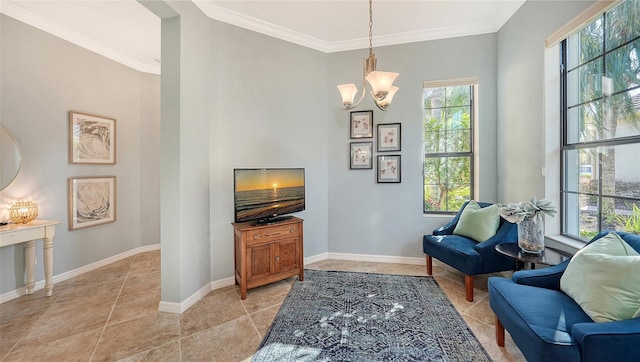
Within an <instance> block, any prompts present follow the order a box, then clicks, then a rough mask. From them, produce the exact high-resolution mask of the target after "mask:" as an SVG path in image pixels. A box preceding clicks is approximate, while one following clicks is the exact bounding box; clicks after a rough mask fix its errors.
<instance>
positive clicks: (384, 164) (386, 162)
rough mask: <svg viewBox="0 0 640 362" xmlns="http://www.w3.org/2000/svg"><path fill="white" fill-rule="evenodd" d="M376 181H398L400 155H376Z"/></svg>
mask: <svg viewBox="0 0 640 362" xmlns="http://www.w3.org/2000/svg"><path fill="white" fill-rule="evenodd" d="M377 182H378V183H387V182H388V183H399V182H400V155H384V156H378V178H377Z"/></svg>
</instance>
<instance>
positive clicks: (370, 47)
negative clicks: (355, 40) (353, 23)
mask: <svg viewBox="0 0 640 362" xmlns="http://www.w3.org/2000/svg"><path fill="white" fill-rule="evenodd" d="M372 1H373V0H369V55H371V54H372V53H373V43H372V42H371V38H372V37H373V10H372V7H373V6H372Z"/></svg>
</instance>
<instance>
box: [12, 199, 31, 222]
mask: <svg viewBox="0 0 640 362" xmlns="http://www.w3.org/2000/svg"><path fill="white" fill-rule="evenodd" d="M36 217H38V205H37V204H36V203H35V202H33V201H18V202H16V203H14V204H13V205H11V207H10V208H9V220H11V222H12V223H14V224H26V223H28V222H31V221H33V220H35V219H36Z"/></svg>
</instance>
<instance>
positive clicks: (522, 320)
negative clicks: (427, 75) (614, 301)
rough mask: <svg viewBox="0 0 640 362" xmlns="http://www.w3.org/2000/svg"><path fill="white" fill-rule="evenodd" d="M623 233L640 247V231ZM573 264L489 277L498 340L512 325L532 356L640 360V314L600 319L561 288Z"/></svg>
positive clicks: (513, 332) (500, 342) (500, 341)
mask: <svg viewBox="0 0 640 362" xmlns="http://www.w3.org/2000/svg"><path fill="white" fill-rule="evenodd" d="M607 233H608V232H603V233H601V234H599V235H597V236H596V237H595V238H593V239H592V240H591V241H590V243H592V242H594V241H595V240H598V239H599V238H601V237H603V236H605V235H606V234H607ZM618 234H619V235H620V236H621V237H622V239H623V240H624V241H625V242H627V243H628V244H629V245H630V246H631V247H632V248H633V249H635V250H636V251H638V252H640V236H639V235H634V234H631V233H624V232H618ZM568 264H569V260H567V261H565V262H563V263H561V264H558V265H556V266H552V267H548V268H544V269H538V270H526V271H518V272H516V273H514V275H513V278H512V279H506V278H498V277H492V278H489V304H490V306H491V309H492V310H493V311H494V313H495V315H496V342H497V343H498V345H500V346H504V330H505V328H506V330H507V331H509V333H510V334H511V337H512V338H513V340H514V342H515V343H516V345H517V346H518V348H519V349H520V351H522V354H523V355H524V356H525V357H526V358H527V361H529V362H535V361H598V362H601V361H640V318H634V319H629V320H623V321H616V322H601V323H596V322H594V321H593V320H592V319H591V318H590V317H589V316H588V315H587V314H585V312H584V311H583V310H582V308H581V307H580V306H579V305H578V304H577V303H576V302H574V301H573V299H572V298H571V297H569V296H568V295H566V294H565V293H563V292H562V291H561V290H560V277H561V276H562V274H563V273H564V271H565V269H566V267H567V265H568ZM639 272H640V271H639Z"/></svg>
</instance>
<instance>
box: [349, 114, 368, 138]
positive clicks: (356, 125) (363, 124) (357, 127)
mask: <svg viewBox="0 0 640 362" xmlns="http://www.w3.org/2000/svg"><path fill="white" fill-rule="evenodd" d="M349 129H350V130H349V137H350V138H373V111H353V112H351V120H350V127H349Z"/></svg>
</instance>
